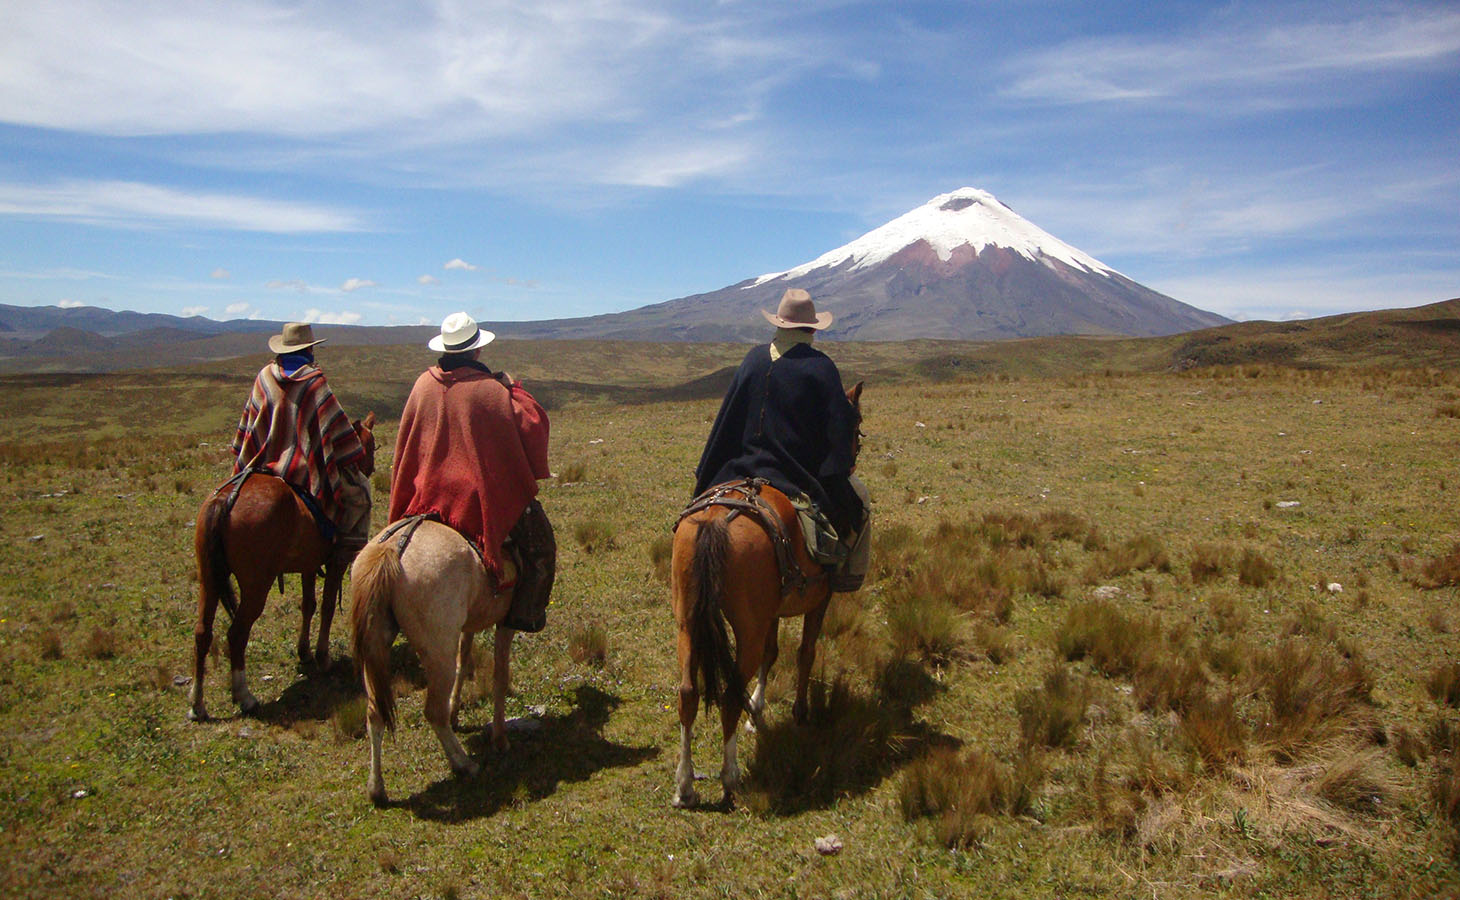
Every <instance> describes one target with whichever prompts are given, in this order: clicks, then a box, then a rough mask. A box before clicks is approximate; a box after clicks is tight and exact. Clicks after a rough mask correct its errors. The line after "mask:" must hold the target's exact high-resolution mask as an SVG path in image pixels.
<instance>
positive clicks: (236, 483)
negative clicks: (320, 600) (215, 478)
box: [214, 466, 335, 544]
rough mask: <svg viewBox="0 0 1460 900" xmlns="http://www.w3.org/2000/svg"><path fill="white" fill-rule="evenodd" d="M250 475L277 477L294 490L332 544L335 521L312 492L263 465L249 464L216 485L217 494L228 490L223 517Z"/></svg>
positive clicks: (320, 534) (228, 511) (325, 538)
mask: <svg viewBox="0 0 1460 900" xmlns="http://www.w3.org/2000/svg"><path fill="white" fill-rule="evenodd" d="M250 475H268V476H270V477H272V478H278V479H279V480H280V481H283V482H284V483H285V484H287V485H289V487H290V488H291V489H292V490H293V491H294V495H295V496H296V497H298V498H299V499H300V500H302V501H303V502H304V508H305V509H307V510H309V514H310V516H312V517H313V518H314V525H315V527H316V528H318V529H319V536H320V537H321V538H322V539H323V540H324V542H325V543H326V544H333V543H334V542H335V523H334V522H331V521H330V518H329V516H327V515H325V514H324V509H323V508H322V507H321V506H320V505H319V501H318V500H316V499H314V496H313V495H312V494H310V493H309V492H308V491H306V490H304V489H303V488H301V487H300V486H299V485H297V484H293V483H291V482H289V481H285V479H283V478H281V477H280V476H278V475H276V474H274V472H273V471H272V470H270V469H267V468H265V467H263V466H249V467H248V468H245V469H241V470H240V471H239V472H238V474H237V475H234V476H233V477H232V478H230V479H228V480H227V481H225V482H223V483H222V484H221V485H219V486H218V490H217V491H214V493H215V494H217V493H221V492H222V491H224V490H228V497H227V498H226V499H225V500H224V501H223V517H224V518H225V519H226V518H228V516H229V515H230V514H232V512H233V507H234V504H236V503H238V495H239V494H240V493H242V491H243V483H244V482H245V481H248V479H249V476H250Z"/></svg>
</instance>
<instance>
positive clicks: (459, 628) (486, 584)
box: [350, 517, 516, 805]
mask: <svg viewBox="0 0 1460 900" xmlns="http://www.w3.org/2000/svg"><path fill="white" fill-rule="evenodd" d="M403 543H404V550H402V549H401V546H402V544H403ZM505 555H506V557H507V558H506V559H505V560H504V561H503V567H504V570H505V571H504V573H503V574H504V577H505V578H504V580H506V581H508V582H510V581H511V580H512V579H513V578H514V577H515V575H516V564H515V562H514V561H513V560H512V558H511V555H510V554H505ZM511 604H512V589H511V587H508V588H506V589H503V588H502V587H501V586H500V585H499V583H498V582H497V581H496V579H495V578H493V577H492V576H491V575H490V574H489V573H488V572H487V570H486V568H485V567H484V566H483V565H482V561H481V558H480V557H478V556H477V551H476V549H475V548H474V547H473V546H472V545H471V543H470V542H468V541H467V539H466V538H464V537H462V536H461V533H460V532H458V531H456V530H455V529H454V528H451V527H450V526H447V525H443V524H442V523H440V522H438V521H435V520H433V519H425V518H419V517H417V518H412V519H402V520H401V521H399V522H395V523H392V524H391V525H390V526H388V527H387V528H386V529H385V530H384V531H382V532H381V534H379V535H377V536H376V538H375V539H374V540H372V541H371V542H370V543H369V544H368V545H367V546H366V547H365V549H364V550H361V551H360V555H359V556H357V557H355V563H354V565H353V566H351V568H350V630H351V634H352V635H353V638H352V640H353V645H352V646H353V649H354V654H355V664H356V665H357V666H359V668H360V671H361V675H362V676H363V679H364V682H365V700H366V723H367V728H368V729H369V732H370V781H369V784H368V792H369V795H370V799H371V800H372V801H373V802H374V803H375V804H376V805H380V804H383V803H385V799H386V798H385V778H384V777H383V776H382V775H381V771H380V744H381V738H382V737H383V736H384V732H385V730H386V729H392V730H393V729H394V728H395V692H394V690H393V689H392V687H391V680H390V678H391V675H390V645H391V643H392V642H394V640H395V637H396V633H397V631H398V630H399V631H403V632H405V636H406V640H407V641H408V642H409V643H410V645H411V647H412V648H413V649H414V650H415V651H416V655H417V656H418V657H420V660H421V667H422V668H423V669H425V671H426V708H425V713H426V721H427V722H429V723H430V725H431V728H432V729H433V730H434V731H435V732H436V737H437V738H439V739H440V741H441V749H442V750H443V751H445V753H446V761H447V763H448V764H449V765H450V766H451V770H452V772H454V773H456V774H457V775H461V776H466V777H471V776H475V775H476V774H477V772H479V771H480V770H481V766H479V765H478V764H477V763H475V762H473V761H472V759H471V757H469V756H468V755H467V752H466V749H465V748H464V747H462V746H461V741H459V740H457V738H456V735H455V734H454V733H453V732H452V726H453V725H455V724H456V718H457V711H458V709H459V708H460V705H461V686H462V682H463V681H464V680H465V679H466V678H467V677H468V675H469V672H470V669H471V648H472V639H473V638H474V637H475V636H476V633H477V632H478V631H481V630H483V629H485V628H488V627H490V626H494V625H495V626H496V627H497V630H496V642H495V647H494V653H493V660H492V661H493V665H492V744H493V746H495V747H496V748H497V749H498V750H505V749H506V747H507V731H506V723H505V722H504V721H503V718H502V716H503V706H504V705H505V702H506V697H507V682H508V661H509V658H510V655H511V652H512V636H513V635H514V634H516V632H515V631H513V630H512V629H510V628H507V627H505V626H503V625H502V624H501V622H502V620H503V619H504V618H506V616H507V612H508V609H509V608H510V607H511Z"/></svg>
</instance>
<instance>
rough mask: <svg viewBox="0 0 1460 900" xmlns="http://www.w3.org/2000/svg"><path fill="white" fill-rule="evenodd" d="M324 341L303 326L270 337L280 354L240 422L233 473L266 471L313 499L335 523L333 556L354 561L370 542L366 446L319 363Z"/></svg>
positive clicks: (272, 347) (257, 384)
mask: <svg viewBox="0 0 1460 900" xmlns="http://www.w3.org/2000/svg"><path fill="white" fill-rule="evenodd" d="M320 343H323V341H322V340H315V339H314V333H313V330H312V329H311V328H310V326H309V325H307V324H304V323H299V322H291V323H289V324H288V325H285V326H284V332H283V334H277V335H274V336H273V337H272V338H270V339H269V349H270V350H272V351H274V353H275V354H276V356H275V359H274V361H273V362H271V363H269V364H268V365H266V366H264V367H263V368H262V369H260V370H259V373H258V377H256V378H255V379H254V383H253V393H252V394H251V395H250V396H249V398H248V404H247V405H246V406H244V408H243V415H242V416H241V417H240V418H239V420H238V431H237V433H236V434H235V435H234V438H233V452H234V457H235V458H234V464H233V471H234V474H237V473H239V472H241V471H243V470H244V469H247V468H264V469H268V470H269V471H270V472H272V473H273V474H275V475H278V476H279V477H280V478H282V479H284V480H285V481H287V482H289V483H290V484H292V485H294V486H295V487H296V488H298V489H300V490H302V491H304V492H305V493H307V494H309V495H310V496H311V497H313V498H314V499H315V500H316V501H317V502H318V503H319V506H320V508H321V509H322V510H323V511H324V514H325V515H326V516H327V517H328V518H329V519H330V520H331V522H333V523H334V526H335V530H336V538H335V547H336V553H338V554H339V555H340V556H342V557H343V558H345V559H349V558H350V557H353V556H354V554H355V553H356V552H358V551H359V549H360V548H361V547H363V546H364V545H365V542H366V541H367V540H368V539H369V530H370V490H369V486H368V484H367V482H366V480H365V476H364V475H363V474H361V473H360V471H359V469H358V464H359V463H360V462H362V461H363V460H364V459H365V448H364V446H362V445H361V443H360V438H359V437H358V436H357V435H356V434H355V429H354V428H352V427H351V425H350V419H349V417H348V416H346V415H345V411H344V410H343V409H342V408H341V407H340V403H339V401H338V400H336V399H335V395H334V392H333V391H331V390H330V387H329V384H328V383H327V382H326V381H325V377H324V372H323V371H321V370H320V368H319V366H318V365H316V364H315V362H314V352H313V348H314V346H315V345H316V344H320Z"/></svg>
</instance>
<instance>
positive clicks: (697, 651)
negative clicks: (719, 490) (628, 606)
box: [670, 382, 862, 808]
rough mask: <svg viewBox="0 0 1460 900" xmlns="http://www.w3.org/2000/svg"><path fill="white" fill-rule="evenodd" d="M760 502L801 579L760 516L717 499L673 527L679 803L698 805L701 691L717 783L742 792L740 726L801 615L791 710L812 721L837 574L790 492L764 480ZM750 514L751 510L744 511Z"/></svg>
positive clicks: (759, 703)
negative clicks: (816, 549)
mask: <svg viewBox="0 0 1460 900" xmlns="http://www.w3.org/2000/svg"><path fill="white" fill-rule="evenodd" d="M861 397H862V383H861V382H858V383H857V384H856V385H855V386H854V387H852V389H851V390H849V391H847V399H848V400H850V401H851V402H852V408H853V409H854V410H856V413H857V422H858V424H859V425H860V423H861V417H862V413H861ZM853 441H854V443H853V459H855V458H856V452H857V451H858V450H860V448H861V441H860V429H859V430H858V432H857V433H856V437H854V438H853ZM759 497H760V500H761V501H763V502H764V503H765V505H767V506H769V508H770V510H771V513H772V514H773V515H774V516H775V517H776V518H777V519H778V520H779V522H780V533H781V534H782V535H784V536H785V537H786V538H787V539H788V543H789V551H790V554H791V556H792V565H793V566H794V567H795V568H796V569H799V577H796V575H795V573H794V572H793V573H792V578H790V579H789V580H787V581H785V582H783V580H782V574H781V568H780V565H779V562H778V559H777V550H776V538H775V537H774V536H773V535H771V534H769V533H768V532H767V530H766V527H765V526H764V525H762V524H761V523H760V522H759V521H758V520H757V516H755V515H746V514H737V511H736V509H735V506H743V504H744V501H740V502H735V501H734V500H732V503H733V504H734V505H725V506H722V505H712V506H708V507H706V508H705V509H701V510H699V511H697V512H694V513H691V514H689V515H687V516H685V517H684V518H683V519H682V520H681V521H680V523H679V525H678V526H677V528H676V529H675V533H674V548H673V556H672V558H671V562H670V573H671V574H670V590H671V594H672V600H673V603H674V616H675V619H676V620H677V621H678V624H679V638H678V651H679V765H678V768H677V769H676V771H675V789H674V798H673V804H674V805H675V806H676V807H680V808H683V807H689V806H694V805H695V804H696V803H698V802H699V797H698V795H697V794H696V793H695V789H694V763H693V761H692V760H691V758H690V738H691V735H692V733H693V729H694V722H695V714H696V713H697V712H698V707H699V703H700V699H701V692H702V691H703V699H704V702H705V707H706V709H708V708H709V707H710V706H711V705H718V706H719V707H720V732H721V736H722V737H723V739H724V762H723V764H722V766H721V768H720V783H721V785H722V786H723V788H724V791H725V798H726V799H727V800H728V799H729V798H730V797H731V796H732V795H733V794H734V793H735V792H736V791H737V790H739V788H740V766H739V764H738V763H737V762H736V759H735V750H736V730H735V729H736V725H737V724H739V722H740V714H741V712H742V711H745V712H748V713H749V714H750V717H751V721H752V722H757V721H759V720H760V716H761V713H762V712H763V711H764V709H765V703H766V700H765V685H766V676H767V674H768V673H769V671H770V668H771V666H772V665H773V664H774V663H775V661H776V656H777V654H778V653H779V646H778V644H777V633H778V631H779V627H780V620H781V619H785V618H791V617H793V616H803V617H804V618H803V619H802V624H801V648H800V651H799V652H798V654H797V656H796V700H795V703H794V705H793V706H792V708H791V714H792V717H793V718H794V719H795V721H796V722H797V723H798V724H805V722H806V711H807V702H806V692H807V686H808V685H809V684H810V681H811V665H812V663H813V662H815V660H816V639H817V638H818V637H819V636H820V635H821V623H822V620H823V619H824V618H825V617H826V609H827V605H828V604H829V603H830V601H831V586H830V580H829V578H828V577H827V575H828V573H826V572H825V571H824V570H823V568H822V567H821V566H820V565H818V564H817V563H816V562H814V561H813V560H812V559H811V556H810V555H809V554H808V553H807V552H806V544H805V541H804V539H803V538H802V534H801V524H800V521H799V517H798V516H797V514H796V510H795V507H793V506H792V505H791V501H790V500H788V499H787V498H786V495H785V494H783V493H781V492H780V491H778V490H776V489H775V488H773V487H771V486H770V485H764V486H762V487H761V488H760V491H759ZM740 512H744V510H743V509H742V510H740ZM727 621H728V623H729V626H730V630H731V631H732V632H734V635H735V647H734V654H733V656H732V654H731V648H730V642H729V639H728V635H727V634H726V631H725V624H726V622H727ZM757 671H758V672H759V677H758V681H757V682H756V686H755V692H754V693H753V694H752V695H751V696H750V697H749V698H748V699H747V698H746V696H745V688H746V685H747V684H749V682H750V679H751V676H752V675H753V674H755V673H756V672H757Z"/></svg>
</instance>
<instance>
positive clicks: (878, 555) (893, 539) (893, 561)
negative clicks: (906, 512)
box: [868, 525, 922, 581]
mask: <svg viewBox="0 0 1460 900" xmlns="http://www.w3.org/2000/svg"><path fill="white" fill-rule="evenodd" d="M921 545H922V541H921V540H920V539H919V537H918V534H917V532H915V531H914V530H913V529H912V528H909V527H908V526H906V525H892V526H889V527H887V528H882V527H878V528H874V529H872V564H871V567H870V568H871V571H870V572H868V575H869V576H870V577H871V580H872V581H882V580H885V579H888V578H897V577H906V576H907V575H909V574H910V573H911V572H912V567H913V562H914V561H915V560H916V559H917V558H918V555H919V553H920V551H921Z"/></svg>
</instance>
